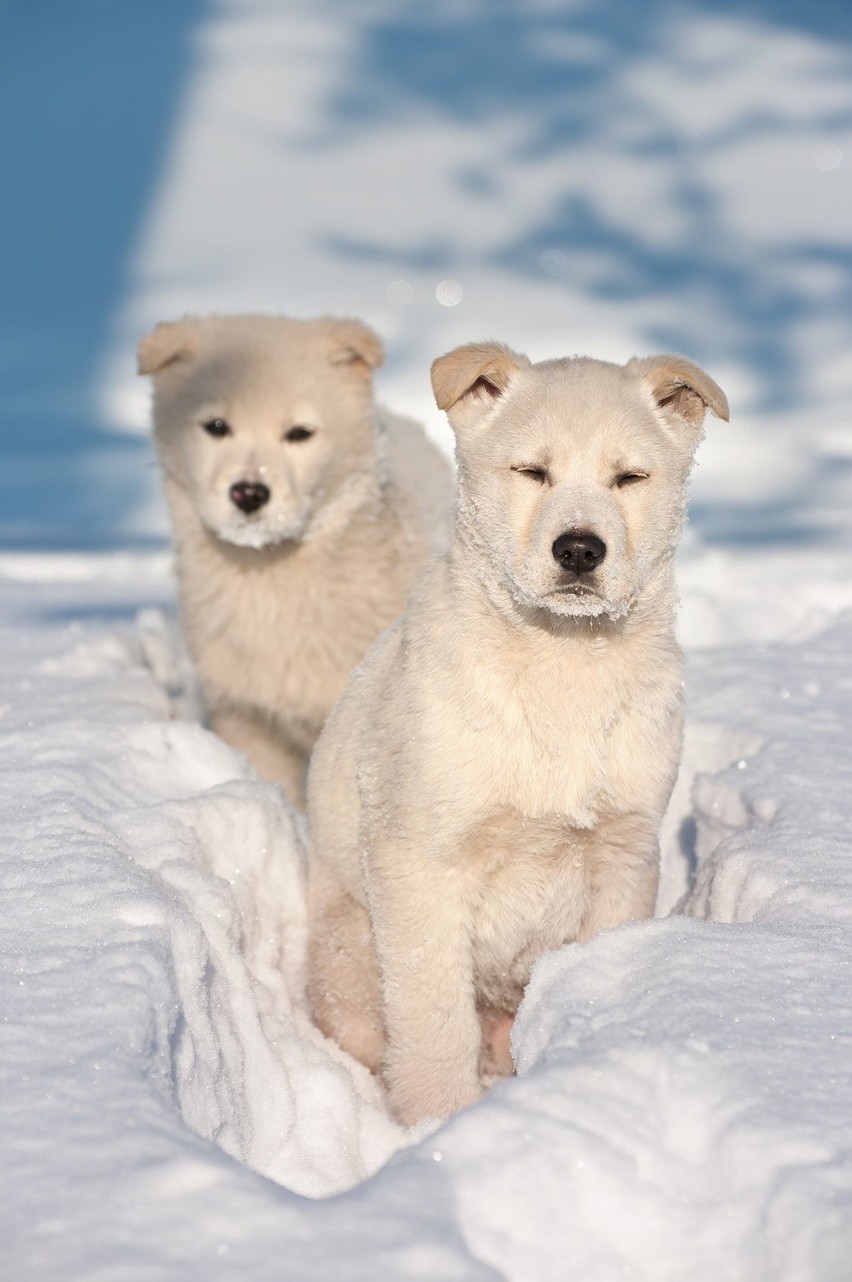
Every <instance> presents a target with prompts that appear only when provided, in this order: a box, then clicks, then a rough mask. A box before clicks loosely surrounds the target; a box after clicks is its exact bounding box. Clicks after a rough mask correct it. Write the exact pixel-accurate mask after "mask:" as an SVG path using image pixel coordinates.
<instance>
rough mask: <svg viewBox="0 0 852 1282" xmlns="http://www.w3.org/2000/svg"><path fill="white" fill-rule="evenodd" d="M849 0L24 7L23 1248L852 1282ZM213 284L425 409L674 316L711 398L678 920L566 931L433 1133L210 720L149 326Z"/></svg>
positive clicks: (2, 1169) (410, 1274)
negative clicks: (325, 1012) (305, 331)
mask: <svg viewBox="0 0 852 1282" xmlns="http://www.w3.org/2000/svg"><path fill="white" fill-rule="evenodd" d="M841 9H842V6H840V7H838V6H833V5H830V4H827V3H826V4H823V3H820V2H819V0H817V2H815V3H812V4H811V5H809V6H804V5H799V4H797V3H794V0H790V2H789V3H786V2H785V3H783V4H775V5H768V4H763V3H756V4H754V5H751V6H749V8H748V12H746V11H745V9H744V8H740V7H738V6H735V5H730V4H727V3H722V2H720V3H718V4H717V5H715V6H712V7H711V6H704V7H700V6H697V5H692V4H689V5H683V6H677V7H675V8H673V7H671V6H667V5H664V4H662V3H654V4H651V5H648V6H643V8H642V12H641V14H639V12H638V10H634V9H632V8H631V7H629V6H627V5H623V4H618V3H615V2H613V3H606V4H602V5H600V6H597V7H594V8H591V7H589V6H585V5H574V4H571V5H564V6H554V5H551V4H549V3H547V2H546V0H535V3H528V4H526V5H524V6H520V5H518V4H515V3H514V2H512V3H507V4H505V5H502V6H501V7H500V20H499V21H491V20H490V19H489V18H488V17H487V16H486V12H487V11H486V8H484V7H483V5H482V4H481V3H479V2H478V0H469V2H466V3H464V4H461V5H460V4H457V3H452V4H451V3H450V0H436V3H435V4H433V5H431V6H429V7H428V10H426V9H423V8H422V7H421V8H420V9H418V8H417V7H415V6H408V7H406V6H402V7H400V6H399V5H394V4H390V3H387V2H385V0H359V3H358V4H353V5H351V6H348V7H347V9H346V12H345V14H344V12H343V10H342V9H341V8H340V7H339V6H335V5H332V4H330V3H325V2H324V0H323V2H321V3H315V4H308V3H307V2H306V0H304V2H303V0H299V2H298V3H293V4H290V5H287V6H274V5H270V4H269V3H267V2H266V0H216V2H215V3H212V2H211V3H207V4H202V3H201V0H188V3H186V4H185V5H182V6H178V7H177V8H175V7H174V6H170V5H168V4H165V3H163V4H152V5H150V6H136V7H133V6H131V7H129V8H128V7H127V6H124V7H122V13H121V16H120V20H119V18H118V17H115V16H110V15H109V14H107V12H106V10H105V9H104V7H103V6H102V5H100V4H98V3H96V0H83V3H81V4H79V5H77V6H75V9H74V13H73V15H71V14H70V13H69V14H65V15H62V16H59V15H54V17H53V18H52V19H51V22H50V23H45V22H43V21H42V20H41V19H39V18H38V17H37V16H36V15H35V13H34V12H33V13H30V12H29V10H25V9H24V8H23V7H21V6H18V7H17V8H16V9H15V10H14V12H11V11H10V13H9V14H6V15H5V16H4V23H5V24H6V30H5V33H4V39H3V41H2V42H0V72H2V74H0V94H2V96H3V101H4V111H3V112H0V129H3V130H4V131H6V132H7V133H8V138H7V141H8V150H7V155H8V157H9V167H10V172H11V176H12V178H13V182H12V184H11V185H10V191H11V192H13V193H14V198H12V199H10V200H7V201H5V202H4V203H3V205H2V208H0V247H2V250H0V252H2V253H3V255H4V264H3V269H4V271H3V274H4V280H5V281H6V288H4V291H3V294H2V297H0V336H1V337H2V340H3V343H2V348H3V351H4V357H3V362H4V364H3V368H4V377H3V386H2V390H0V414H2V418H3V422H4V428H3V436H2V447H1V448H2V459H3V464H4V466H3V468H2V469H0V753H2V758H0V759H2V767H0V829H2V841H0V878H2V885H3V894H2V897H1V898H0V923H1V924H0V1014H2V1029H0V1036H2V1042H0V1045H2V1050H0V1128H2V1131H0V1133H2V1134H3V1137H4V1144H3V1157H2V1159H0V1261H2V1266H3V1267H2V1269H0V1273H2V1276H3V1277H9V1278H10V1279H14V1282H19V1280H20V1282H24V1280H28V1279H30V1278H33V1279H39V1282H52V1280H53V1279H56V1280H57V1282H59V1280H61V1282H73V1280H75V1279H81V1280H82V1279H86V1280H87V1282H90V1280H97V1279H104V1282H112V1279H115V1278H119V1277H120V1278H121V1279H134V1278H139V1279H140V1282H141V1280H143V1279H144V1280H145V1282H149V1280H156V1279H175V1280H177V1279H181V1282H186V1280H189V1279H198V1280H199V1282H207V1280H208V1279H210V1280H215V1279H218V1278H222V1279H228V1278H234V1277H239V1278H241V1279H246V1280H247V1282H263V1280H265V1279H270V1282H272V1280H274V1279H281V1278H293V1279H299V1282H311V1280H312V1279H317V1280H319V1279H326V1278H329V1277H340V1278H346V1279H359V1278H363V1279H365V1280H366V1279H370V1280H371V1282H372V1279H375V1278H386V1277H387V1278H394V1279H397V1278H398V1279H408V1278H411V1279H415V1278H422V1279H429V1280H430V1282H434V1280H435V1279H441V1280H442V1282H443V1280H444V1279H455V1278H458V1279H460V1280H461V1279H464V1282H469V1280H474V1282H475V1280H477V1279H480V1278H482V1279H499V1278H505V1279H507V1280H509V1282H549V1280H550V1279H553V1280H554V1282H561V1280H562V1279H564V1278H566V1277H577V1278H582V1279H584V1282H598V1280H600V1282H610V1280H611V1279H612V1278H615V1277H630V1278H633V1279H640V1280H644V1279H647V1282H667V1280H669V1279H671V1282H682V1280H684V1279H690V1280H694V1282H704V1280H705V1279H706V1280H707V1282H718V1279H721V1278H725V1279H728V1278H730V1279H743V1280H744V1282H745V1279H749V1282H751V1280H752V1279H754V1280H758V1279H772V1280H773V1282H775V1280H776V1279H781V1280H783V1282H811V1280H812V1282H845V1279H846V1278H848V1276H849V1272H850V1265H849V1260H850V1258H852V1068H850V1065H852V1054H850V1050H851V1049H852V1046H850V1043H852V983H850V979H852V977H850V975H849V966H850V962H849V958H850V956H852V884H851V883H852V864H850V858H849V854H850V848H851V847H852V805H850V801H849V797H850V773H852V753H850V748H849V729H848V728H849V725H850V724H852V670H851V669H850V663H849V655H850V651H852V540H850V533H852V516H850V513H852V467H850V464H851V463H852V444H850V435H849V393H850V383H849V368H850V367H849V360H848V351H849V347H850V340H852V309H851V308H850V305H849V289H848V286H849V264H850V259H849V226H850V211H852V186H850V183H852V91H850V84H852V79H850V70H852V68H850V62H852V42H850V39H849V37H850V34H852V33H850V30H849V21H848V17H844V16H843V14H842V13H841ZM152 70H154V71H155V72H156V74H154V75H152V74H151V71H152ZM84 71H85V72H86V73H87V74H86V75H83V72H84ZM84 82H85V87H84ZM57 104H61V107H62V110H61V111H58V110H57ZM23 119H26V120H27V121H28V128H27V129H21V128H20V122H21V121H22V120H23ZM33 157H38V163H37V164H36V162H35V161H34V159H33ZM213 308H215V309H219V310H227V309H232V308H234V309H235V308H251V309H271V310H279V309H281V310H285V311H289V312H293V313H295V314H305V315H310V314H316V313H319V312H323V311H331V312H334V311H340V312H346V311H349V312H352V313H354V314H357V315H362V316H364V317H365V319H367V320H368V321H370V322H371V323H373V324H374V325H376V327H377V328H378V329H379V330H380V331H381V332H382V333H383V335H384V336H385V338H386V340H387V343H388V349H389V360H388V366H387V368H386V370H384V371H383V372H382V373H381V375H380V393H381V397H382V399H383V400H385V401H387V402H388V403H389V404H391V405H393V406H394V408H395V409H397V410H399V411H400V412H407V413H411V414H414V415H415V416H417V417H419V418H421V419H422V420H424V421H425V422H426V423H427V424H428V426H429V430H430V431H431V432H432V433H433V434H434V436H435V438H436V439H438V440H440V441H442V442H443V443H444V444H445V445H446V443H447V441H448V435H447V431H446V428H445V426H444V425H443V423H442V420H441V418H440V416H439V415H438V414H437V411H435V409H434V406H433V405H432V404H431V400H430V397H429V391H428V379H427V371H428V365H429V362H430V360H431V359H432V358H433V357H434V356H435V355H436V354H438V353H440V352H441V351H443V350H446V349H447V348H448V347H449V346H451V345H452V344H453V343H454V342H456V341H463V340H466V339H471V338H477V337H490V336H494V337H498V338H501V339H504V340H506V341H509V342H511V343H513V344H515V345H517V346H518V347H520V348H521V349H522V350H526V351H528V352H529V353H530V354H531V355H532V356H534V357H540V356H545V355H553V354H557V353H562V352H571V351H575V350H576V351H586V352H590V353H592V354H594V355H597V356H602V357H609V358H613V359H623V358H625V357H627V356H629V355H631V354H632V353H633V352H634V351H637V352H645V351H649V350H653V349H655V348H657V349H658V348H662V347H674V348H678V349H680V350H683V351H686V352H687V353H688V354H690V355H692V356H694V357H695V358H697V359H698V360H700V361H702V362H703V363H705V364H706V365H707V367H708V368H709V369H710V371H711V373H712V374H713V376H714V377H716V378H717V379H718V380H719V382H720V383H721V385H722V386H723V387H724V388H725V390H726V392H728V393H729V395H730V399H731V402H732V411H733V413H732V423H731V425H730V427H728V426H725V425H721V424H716V423H713V424H711V425H709V431H708V438H707V441H706V443H705V445H704V446H703V447H702V451H701V458H700V461H699V466H698V469H697V472H696V476H695V481H694V485H693V490H692V505H691V513H692V517H691V524H690V528H689V530H688V533H687V537H686V539H685V541H684V546H683V549H682V556H681V566H680V581H681V587H682V596H683V606H682V612H681V633H682V637H683V640H684V642H685V645H686V647H687V651H688V724H687V741H686V747H685V753H684V762H683V768H682V771H681V776H680V779H679V781H678V785H677V788H676V791H675V795H674V797H673V800H672V805H671V807H670V812H669V815H668V817H667V820H666V825H665V829H664V833H663V880H662V887H661V895H660V902H659V907H658V917H657V919H655V920H654V921H652V922H647V923H643V924H641V925H635V926H631V927H625V928H623V929H621V930H617V931H613V932H609V933H607V934H605V935H602V936H600V937H599V938H597V939H596V940H594V941H592V943H591V944H589V945H587V946H585V947H583V948H576V947H568V948H565V949H562V950H560V951H559V952H556V953H553V954H550V955H549V956H547V957H545V958H544V959H542V961H541V962H540V963H539V965H538V966H537V967H536V970H535V972H534V975H533V978H532V981H531V983H530V985H529V989H528V992H527V994H526V997H525V1000H524V1003H523V1005H522V1008H521V1011H520V1012H519V1016H518V1020H517V1023H516V1026H515V1031H514V1043H513V1045H514V1051H515V1055H516V1060H517V1064H518V1074H517V1076H516V1077H515V1078H513V1079H511V1080H510V1081H507V1082H505V1083H503V1084H501V1085H500V1086H498V1087H497V1088H496V1089H494V1090H493V1091H492V1092H491V1093H490V1094H489V1095H488V1096H487V1097H486V1098H485V1099H484V1100H483V1101H482V1102H481V1103H479V1104H478V1105H477V1106H476V1107H474V1108H472V1109H469V1110H467V1111H466V1112H465V1113H463V1114H461V1115H460V1116H458V1117H456V1118H454V1119H452V1120H451V1121H449V1122H448V1123H446V1124H445V1125H443V1126H441V1127H440V1128H438V1129H437V1130H433V1132H432V1133H431V1134H429V1133H425V1131H424V1133H420V1132H417V1133H413V1134H406V1133H404V1132H402V1131H401V1130H400V1129H399V1128H398V1127H397V1126H396V1125H395V1123H394V1122H393V1121H392V1120H391V1119H390V1118H389V1116H388V1114H387V1111H386V1109H385V1106H384V1102H383V1099H382V1096H381V1092H380V1091H379V1089H378V1087H377V1086H376V1084H375V1082H373V1080H372V1079H371V1078H370V1077H369V1075H368V1074H366V1072H365V1071H363V1070H361V1069H359V1068H358V1066H356V1065H354V1064H353V1063H352V1062H351V1061H349V1060H348V1059H347V1057H345V1056H344V1055H343V1054H342V1053H341V1052H340V1051H338V1050H337V1049H336V1048H335V1047H333V1046H332V1045H330V1044H329V1043H327V1042H326V1041H325V1040H324V1039H322V1038H321V1037H320V1036H319V1034H318V1033H317V1032H316V1031H315V1030H314V1029H313V1028H312V1026H311V1024H310V1021H309V1019H308V1016H307V1011H306V1006H305V1001H304V993H303V986H302V974H303V964H304V945H305V939H304V931H305V920H304V902H303V892H304V831H303V826H302V822H303V821H302V820H301V818H300V817H298V816H296V815H294V814H293V813H292V812H291V811H290V810H288V808H287V807H286V805H285V804H284V802H283V800H282V799H281V797H280V795H279V794H278V793H277V791H276V790H275V789H274V788H272V787H271V786H269V785H266V784H264V783H262V782H261V781H259V780H258V779H257V778H256V777H255V776H254V775H253V773H252V771H251V770H250V768H249V767H248V765H247V763H246V762H245V761H244V760H243V759H242V758H240V757H239V755H238V754H236V753H234V752H232V751H231V750H230V749H229V748H227V747H226V746H225V745H224V744H222V743H220V742H218V741H217V740H216V739H215V737H214V736H213V735H211V734H210V733H208V732H207V731H206V730H204V729H203V728H202V727H201V726H200V724H198V701H197V696H196V692H195V690H194V685H193V679H192V674H191V671H190V670H189V666H188V664H187V661H186V658H185V656H184V654H183V652H182V649H181V645H180V639H179V635H178V632H177V628H176V624H175V614H174V587H173V581H172V577H171V566H170V557H169V552H168V546H167V542H166V538H165V521H164V515H163V509H162V504H161V499H160V497H159V492H158V481H157V476H156V472H155V469H154V468H153V466H152V456H151V452H150V447H149V445H148V442H147V439H146V437H145V434H144V427H143V424H144V419H145V413H146V396H145V392H144V389H143V388H142V386H141V383H140V382H139V380H137V379H135V376H134V375H133V359H132V351H133V346H134V344H135V341H136V339H137V338H138V336H139V334H140V332H142V331H143V330H144V329H145V328H146V327H147V326H149V325H150V324H152V323H153V322H154V321H156V320H159V319H161V318H163V317H167V316H171V315H175V314H179V313H181V312H183V311H187V310H198V311H204V310H208V309H213Z"/></svg>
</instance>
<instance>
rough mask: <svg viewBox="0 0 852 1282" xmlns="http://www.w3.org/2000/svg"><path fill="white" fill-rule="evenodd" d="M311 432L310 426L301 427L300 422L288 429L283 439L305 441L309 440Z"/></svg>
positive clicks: (312, 431) (312, 432)
mask: <svg viewBox="0 0 852 1282" xmlns="http://www.w3.org/2000/svg"><path fill="white" fill-rule="evenodd" d="M313 434H314V429H313V428H312V427H302V425H301V423H297V424H296V426H295V427H291V428H290V430H289V431H287V432H285V433H284V440H285V441H307V440H310V438H311V437H312V436H313Z"/></svg>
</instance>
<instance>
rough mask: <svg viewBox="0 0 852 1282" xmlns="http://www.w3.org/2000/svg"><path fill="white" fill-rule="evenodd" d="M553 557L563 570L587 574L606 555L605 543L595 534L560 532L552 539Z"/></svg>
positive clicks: (594, 568)
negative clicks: (557, 536)
mask: <svg viewBox="0 0 852 1282" xmlns="http://www.w3.org/2000/svg"><path fill="white" fill-rule="evenodd" d="M551 551H552V552H553V559H554V560H555V561H556V562H558V564H559V565H561V566H562V569H563V570H573V571H574V573H575V574H589V573H590V572H591V571H592V570H596V569H597V568H598V566H599V565H600V563H601V561H603V559H604V557H605V556H606V544H605V543H604V541H603V539H599V538H598V536H597V535H596V534H582V533H573V532H569V533H567V534H560V535H559V538H558V539H556V540H555V541H554V544H553V547H552V548H551Z"/></svg>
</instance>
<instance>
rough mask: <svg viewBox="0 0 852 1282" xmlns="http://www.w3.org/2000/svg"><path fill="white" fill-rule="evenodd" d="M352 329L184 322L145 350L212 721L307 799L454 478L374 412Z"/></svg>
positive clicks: (365, 343) (294, 794)
mask: <svg viewBox="0 0 852 1282" xmlns="http://www.w3.org/2000/svg"><path fill="white" fill-rule="evenodd" d="M382 360H383V351H382V346H381V343H380V341H379V339H378V338H377V337H376V335H375V334H374V333H373V332H372V331H371V330H369V329H368V328H367V327H366V326H365V325H362V324H361V323H360V322H359V321H356V320H335V319H331V318H327V317H323V318H321V319H318V320H309V321H299V320H290V319H288V318H285V317H282V316H210V317H207V318H201V317H195V316H188V317H185V318H184V319H183V320H180V321H176V322H167V323H163V324H160V325H158V326H157V327H156V328H155V329H154V330H153V331H152V332H151V333H150V334H148V335H147V337H145V338H143V340H142V342H141V343H140V345H139V372H140V373H141V374H147V375H150V376H151V378H152V379H153V384H154V415H153V416H154V439H155V442H156V446H157V450H158V454H159V459H160V463H161V467H162V474H163V484H164V487H165V493H166V498H167V502H168V507H169V512H170V516H171V522H172V527H173V531H174V539H175V547H176V562H177V575H178V586H179V596H180V612H181V618H182V623H183V628H184V632H185V636H186V640H187V645H188V648H189V651H190V655H191V657H192V659H193V661H194V663H195V665H196V667H197V670H198V673H199V676H200V678H201V684H202V688H203V692H204V696H205V700H206V704H207V710H208V715H209V720H210V725H211V727H212V728H213V729H214V730H215V731H216V732H217V733H218V734H220V735H221V736H222V738H223V739H225V740H227V741H228V742H229V743H231V744H232V745H234V746H235V747H237V748H239V749H241V750H242V751H244V752H245V753H246V755H247V756H248V757H249V759H250V760H251V761H252V763H253V764H254V765H255V767H256V768H257V770H258V771H259V772H260V773H261V774H262V775H264V776H266V777H267V778H269V779H271V780H273V781H276V782H278V783H280V784H282V785H283V787H284V789H285V792H286V793H287V795H288V797H289V798H290V800H291V801H292V802H293V803H294V804H295V805H297V806H303V805H304V801H305V775H306V769H307V763H308V758H309V756H310V753H311V750H312V748H313V746H314V743H315V741H316V739H317V736H318V735H319V733H320V730H321V729H322V726H323V723H324V721H325V719H326V717H327V715H328V712H329V710H330V708H331V706H332V704H333V703H334V701H335V699H336V698H337V697H338V695H339V694H340V693H341V691H342V689H343V687H344V685H345V683H346V678H347V676H348V675H349V673H350V671H351V670H352V668H353V667H355V665H356V664H357V663H358V662H359V661H360V660H361V658H362V657H363V655H364V654H365V653H366V651H367V649H368V648H369V646H370V644H371V643H372V641H373V640H374V639H375V638H376V636H378V634H379V633H380V632H381V631H382V629H383V628H385V627H386V626H387V625H388V624H389V623H391V622H392V621H393V620H394V619H395V618H396V617H397V616H398V615H399V614H400V612H401V611H402V609H403V607H404V605H405V601H406V598H407V596H408V591H409V588H410V586H411V584H412V582H413V580H414V579H415V578H416V577H417V575H418V574H419V572H420V571H421V569H422V568H423V565H424V562H425V561H426V559H427V558H428V557H429V556H430V555H431V553H432V552H433V551H435V550H436V549H437V548H438V547H440V546H441V545H442V543H443V542H444V541H445V538H446V532H447V529H448V524H449V515H450V512H451V505H452V481H451V475H450V469H449V466H448V464H447V463H446V461H445V460H444V459H443V458H442V456H441V455H440V453H439V452H438V450H437V449H436V448H435V447H434V446H433V445H432V444H431V443H430V442H429V441H428V440H427V438H426V436H425V435H424V433H423V432H422V430H421V429H420V427H419V426H418V425H417V424H416V423H413V422H411V421H408V420H404V419H401V418H397V417H395V416H394V415H391V414H389V413H388V412H387V411H384V410H379V409H377V408H376V407H375V406H374V403H373V389H372V373H373V370H374V369H375V367H376V366H378V365H380V364H381V362H382Z"/></svg>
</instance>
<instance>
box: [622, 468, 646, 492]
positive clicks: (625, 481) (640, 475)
mask: <svg viewBox="0 0 852 1282" xmlns="http://www.w3.org/2000/svg"><path fill="white" fill-rule="evenodd" d="M650 479H651V478H650V476H649V475H648V473H647V472H620V473H619V474H618V476H617V477H616V478H615V481H614V484H615V486H616V488H617V489H619V490H623V489H625V488H626V487H627V486H628V485H636V484H638V482H639V481H649V480H650Z"/></svg>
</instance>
